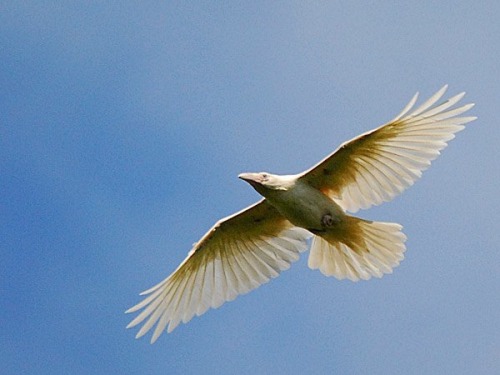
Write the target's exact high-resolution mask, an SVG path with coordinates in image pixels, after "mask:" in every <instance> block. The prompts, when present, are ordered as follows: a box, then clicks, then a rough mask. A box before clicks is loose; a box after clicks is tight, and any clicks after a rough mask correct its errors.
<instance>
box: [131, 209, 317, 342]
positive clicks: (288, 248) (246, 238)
mask: <svg viewBox="0 0 500 375" xmlns="http://www.w3.org/2000/svg"><path fill="white" fill-rule="evenodd" d="M309 236H310V234H309V232H307V231H306V230H304V229H301V228H297V227H294V226H293V225H292V224H291V223H290V222H289V221H288V220H286V219H285V218H284V217H283V216H281V215H280V214H279V213H278V211H277V210H276V209H275V208H274V207H272V206H271V205H270V204H268V203H267V201H266V200H265V199H264V200H261V201H260V202H258V203H256V204H254V205H252V206H250V207H248V208H246V209H244V210H242V211H240V212H238V213H236V214H234V215H232V216H229V217H227V218H225V219H222V220H220V221H219V222H217V224H215V225H214V226H213V227H212V229H210V230H209V231H208V232H207V233H206V234H205V235H204V236H203V237H202V239H201V240H200V241H199V242H198V243H196V244H195V245H194V246H193V249H192V250H191V251H190V252H189V254H188V256H187V258H186V259H185V260H184V261H183V262H182V263H181V265H180V266H179V267H178V268H177V269H176V270H175V271H174V272H173V273H172V274H171V275H170V276H169V277H167V278H166V279H165V280H163V281H162V282H160V283H159V284H157V285H156V286H154V287H153V288H151V289H149V290H146V291H145V292H143V293H141V295H147V297H146V298H145V299H144V300H143V301H142V302H140V303H139V304H137V305H136V306H134V307H132V308H131V309H129V310H127V313H128V312H135V311H138V310H141V309H143V311H142V312H141V313H140V314H139V315H138V316H137V317H136V318H135V319H134V320H133V321H132V322H131V323H130V324H129V325H128V326H127V328H130V327H134V326H136V325H138V324H139V323H141V322H143V321H145V323H144V324H143V326H142V327H141V329H140V330H139V332H138V333H137V336H136V337H137V338H138V337H141V336H143V335H144V334H145V333H146V332H148V331H149V330H150V329H151V328H152V327H153V326H154V325H155V324H156V328H155V330H154V333H153V336H152V338H151V343H153V342H155V341H156V339H157V338H158V336H159V335H160V334H161V333H162V332H163V330H164V329H165V327H166V325H167V324H168V332H171V331H172V330H173V329H174V328H175V327H176V326H177V325H178V324H179V323H180V322H181V321H182V322H184V323H186V322H188V321H189V320H191V318H192V317H193V316H194V315H195V314H196V315H198V316H199V315H201V314H203V313H205V312H206V311H207V310H208V309H209V308H210V307H212V308H217V307H219V306H220V305H222V304H223V303H224V302H226V301H231V300H233V299H235V298H236V297H237V296H238V295H239V294H244V293H247V292H249V291H251V290H253V289H255V288H257V287H258V286H260V285H261V284H264V283H266V282H268V281H269V280H270V278H273V277H276V276H278V274H279V273H280V272H281V271H283V270H286V269H288V268H289V267H290V264H291V263H292V262H294V261H296V260H297V259H298V258H299V253H300V252H302V251H304V250H306V248H307V244H306V239H307V238H308V237H309Z"/></svg>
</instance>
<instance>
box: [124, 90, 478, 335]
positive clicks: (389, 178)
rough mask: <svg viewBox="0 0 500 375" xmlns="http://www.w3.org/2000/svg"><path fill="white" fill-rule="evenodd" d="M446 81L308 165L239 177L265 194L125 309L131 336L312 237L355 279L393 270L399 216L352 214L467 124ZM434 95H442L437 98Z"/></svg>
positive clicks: (253, 284) (253, 281)
mask: <svg viewBox="0 0 500 375" xmlns="http://www.w3.org/2000/svg"><path fill="white" fill-rule="evenodd" d="M447 88H448V86H447V85H445V86H443V87H442V88H441V89H440V90H438V91H437V92H436V93H435V94H434V95H432V96H431V97H430V98H429V99H428V100H426V101H425V102H424V103H423V104H421V105H420V106H418V107H417V108H416V109H414V107H415V104H416V102H417V99H418V95H419V94H418V92H417V93H416V94H415V95H414V96H413V97H412V99H411V100H410V102H409V103H408V104H407V105H406V106H405V107H404V109H403V110H402V111H401V113H399V114H398V115H397V116H396V117H395V118H394V119H392V120H391V121H389V122H387V123H386V124H384V125H382V126H379V127H378V128H375V129H374V130H371V131H368V132H366V133H363V134H361V135H359V136H357V137H355V138H353V139H352V140H350V141H348V142H345V143H343V144H341V145H340V147H338V148H337V150H336V151H334V152H333V153H331V154H330V155H328V156H327V157H326V158H324V159H323V160H322V161H320V162H319V163H318V164H316V165H315V166H313V167H312V168H310V169H308V170H306V171H305V172H302V173H299V174H294V175H276V174H272V173H268V172H259V173H242V174H240V175H239V176H238V177H239V178H240V179H241V180H243V181H245V182H247V183H248V184H250V185H251V186H252V187H253V188H254V189H255V190H256V191H257V193H259V194H260V195H261V196H262V197H261V200H260V201H258V202H257V203H255V204H253V205H251V206H249V207H247V208H245V209H243V210H241V211H239V212H237V213H235V214H233V215H230V216H228V217H225V218H223V219H221V220H219V221H217V222H216V224H215V225H214V226H213V227H212V228H211V229H210V230H209V231H208V232H207V233H206V234H205V235H204V236H203V237H202V238H201V239H200V240H199V241H198V242H196V243H195V244H194V245H193V247H192V249H191V250H190V251H189V253H188V255H187V257H186V258H185V260H184V261H183V262H182V263H181V264H180V265H179V266H178V267H177V269H175V271H174V272H173V273H172V274H171V275H170V276H168V277H167V278H166V279H164V280H163V281H161V282H160V283H158V284H157V285H155V286H153V287H152V288H150V289H148V290H146V291H144V292H142V293H141V295H143V296H145V297H144V299H143V300H142V301H141V302H139V303H138V304H136V305H135V306H133V307H132V308H130V309H128V310H127V311H126V313H133V312H138V311H140V313H139V314H138V315H137V316H136V317H135V319H133V320H132V321H131V322H130V323H129V324H128V325H127V328H131V327H135V326H137V325H139V324H141V323H143V324H142V327H141V328H140V329H139V331H138V333H137V334H136V338H139V337H142V336H143V335H145V334H146V333H147V332H148V331H150V330H151V329H153V327H154V330H153V333H152V337H151V340H150V341H151V343H154V342H155V341H156V340H157V339H158V337H159V336H160V335H161V334H162V333H163V332H164V330H165V328H167V325H168V328H167V331H168V332H172V330H174V329H175V328H176V327H177V326H178V325H179V324H180V323H181V322H182V323H187V322H189V321H190V320H191V319H192V318H193V317H194V316H195V315H197V316H200V315H202V314H204V313H205V312H206V311H207V310H208V309H209V308H214V309H215V308H218V307H220V306H221V305H222V304H223V303H225V302H227V301H232V300H234V299H235V298H236V297H237V296H238V295H242V294H245V293H248V292H250V291H251V290H254V289H255V288H257V287H259V286H260V285H262V284H264V283H267V282H268V281H269V280H270V279H272V278H275V277H277V276H278V275H279V274H280V272H281V271H284V270H286V269H288V268H289V267H290V265H291V263H293V262H295V261H296V260H297V259H298V258H299V255H300V253H302V252H304V251H306V250H307V248H308V247H309V244H310V254H309V258H308V266H309V268H311V269H319V271H320V272H321V273H322V274H324V275H325V276H333V277H335V278H337V279H340V280H342V279H348V280H351V281H358V280H368V279H370V278H372V277H377V278H380V277H382V276H383V275H384V274H389V273H392V271H393V269H394V268H395V267H396V266H398V265H399V264H400V262H401V261H402V260H403V258H404V252H405V251H406V246H405V241H406V236H405V234H404V233H403V232H402V226H401V225H400V224H397V223H390V222H379V221H371V220H365V219H362V218H359V217H356V216H353V215H352V214H354V213H356V212H357V211H358V210H360V209H366V208H369V207H371V206H374V205H379V204H381V203H383V202H388V201H390V200H392V199H393V198H394V197H396V196H397V195H398V194H400V193H401V192H403V190H405V189H406V188H408V187H409V186H411V185H413V183H414V182H415V181H416V180H417V179H418V178H420V177H421V175H422V172H423V171H424V170H426V169H427V168H428V167H429V166H430V164H431V161H432V160H434V159H435V158H436V157H438V156H439V155H440V151H441V150H442V149H444V148H445V147H446V146H447V142H448V141H450V140H451V139H453V138H454V137H455V133H457V132H459V131H460V130H462V129H463V128H464V125H465V124H467V123H469V122H471V121H473V120H475V119H476V117H473V116H461V115H462V114H463V113H464V112H466V111H468V110H469V109H471V108H472V107H473V106H474V104H473V103H470V104H465V105H462V106H459V107H457V106H455V105H456V104H457V103H458V102H459V101H460V100H461V99H462V98H463V97H464V95H465V93H464V92H462V93H460V94H458V95H455V96H453V97H451V98H449V99H448V100H444V101H441V102H440V99H441V98H442V97H443V95H444V94H445V92H446V90H447ZM438 102H439V103H438Z"/></svg>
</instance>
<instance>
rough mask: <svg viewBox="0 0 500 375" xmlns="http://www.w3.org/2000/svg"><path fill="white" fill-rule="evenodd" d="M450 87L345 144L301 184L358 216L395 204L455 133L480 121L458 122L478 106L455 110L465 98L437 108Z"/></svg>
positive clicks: (464, 106)
mask: <svg viewBox="0 0 500 375" xmlns="http://www.w3.org/2000/svg"><path fill="white" fill-rule="evenodd" d="M446 89H447V86H444V87H443V88H441V89H440V90H439V91H438V92H437V93H436V94H434V95H433V96H432V97H431V98H429V99H428V100H427V101H425V102H424V103H423V104H422V105H420V106H419V107H418V108H417V109H415V110H414V111H413V112H411V109H412V108H413V106H414V105H415V103H416V100H417V97H418V94H416V95H415V96H414V97H413V98H412V100H411V101H410V102H409V103H408V105H407V106H406V107H405V108H404V110H403V111H402V112H401V113H400V114H399V115H398V116H396V117H395V118H394V119H393V120H392V121H390V122H388V123H387V124H384V125H382V126H380V127H379V128H377V129H374V130H371V131H369V132H366V133H364V134H361V135H360V136H358V137H356V138H354V139H352V140H350V141H348V142H345V143H343V144H342V145H341V146H340V147H339V148H338V149H337V150H336V151H335V152H333V153H332V154H330V155H329V156H328V157H326V158H325V159H323V160H322V161H321V162H320V163H318V164H317V165H315V166H314V167H313V168H311V169H309V170H308V171H306V172H304V173H302V174H301V175H300V179H301V180H303V181H306V182H307V183H309V184H310V185H311V186H313V187H315V188H317V189H319V190H321V191H322V192H324V193H325V194H327V195H328V196H329V197H331V198H332V199H334V200H335V201H336V202H337V203H338V204H339V205H340V206H341V207H342V208H343V209H345V210H347V211H350V212H356V211H357V210H359V209H360V208H368V207H370V206H372V205H378V204H381V203H382V202H386V201H389V200H391V199H393V198H394V197H395V196H396V195H398V194H400V193H401V192H402V191H403V190H404V189H406V188H407V187H409V186H411V185H412V184H413V183H414V182H415V181H416V180H417V179H418V178H420V176H421V175H422V171H424V170H425V169H427V168H428V167H429V166H430V163H431V161H432V160H434V159H435V158H436V157H437V156H438V155H439V153H440V151H441V150H442V149H443V148H445V147H446V146H447V143H446V142H448V141H449V140H451V139H453V138H454V134H455V133H457V132H458V131H460V130H462V129H463V128H464V126H463V125H464V124H466V123H468V122H470V121H473V120H475V119H476V118H475V117H457V116H460V115H461V114H462V113H464V112H466V111H468V110H469V109H470V108H472V106H473V105H474V104H466V105H463V106H461V107H458V108H453V109H451V107H453V106H454V105H455V104H457V103H458V102H459V101H460V100H461V99H462V98H463V96H464V93H460V94H458V95H455V96H453V97H452V98H450V99H448V100H446V101H444V102H442V103H441V104H437V105H436V103H437V102H438V100H440V99H441V97H442V96H443V95H444V93H445V92H446Z"/></svg>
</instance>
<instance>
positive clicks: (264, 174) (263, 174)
mask: <svg viewBox="0 0 500 375" xmlns="http://www.w3.org/2000/svg"><path fill="white" fill-rule="evenodd" d="M261 177H262V179H263V180H264V181H266V180H267V179H268V178H269V175H268V174H267V173H262V174H261Z"/></svg>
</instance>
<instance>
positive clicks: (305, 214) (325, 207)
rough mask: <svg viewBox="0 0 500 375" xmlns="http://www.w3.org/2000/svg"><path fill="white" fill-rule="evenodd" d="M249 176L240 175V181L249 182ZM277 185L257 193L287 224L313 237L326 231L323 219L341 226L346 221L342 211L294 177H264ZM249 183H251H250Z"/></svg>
mask: <svg viewBox="0 0 500 375" xmlns="http://www.w3.org/2000/svg"><path fill="white" fill-rule="evenodd" d="M252 175H255V174H252V173H245V174H241V175H240V178H241V179H243V180H247V181H248V180H249V179H251V178H252ZM265 175H267V176H271V177H272V178H273V179H274V180H275V181H276V182H282V183H281V185H279V186H280V188H278V189H259V193H260V194H261V195H262V196H264V197H265V198H266V199H267V200H268V202H269V204H270V205H272V206H273V207H274V208H276V209H277V210H278V212H279V213H280V214H281V215H283V216H284V217H285V218H286V219H287V220H288V221H290V222H291V223H292V224H294V225H296V226H297V227H301V228H304V229H307V230H309V231H310V232H312V233H315V232H322V231H325V230H327V229H329V228H328V227H329V226H328V225H325V217H331V220H332V221H334V222H340V221H342V220H343V218H344V217H345V213H344V211H343V210H342V208H341V207H340V206H339V205H338V204H337V203H335V201H333V200H332V199H330V198H328V197H327V196H326V195H325V194H323V193H322V192H321V191H319V190H318V189H316V188H314V187H312V186H311V185H309V184H308V183H306V182H305V181H301V180H300V179H299V175H295V176H278V175H271V174H269V173H265ZM250 181H251V180H250Z"/></svg>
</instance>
